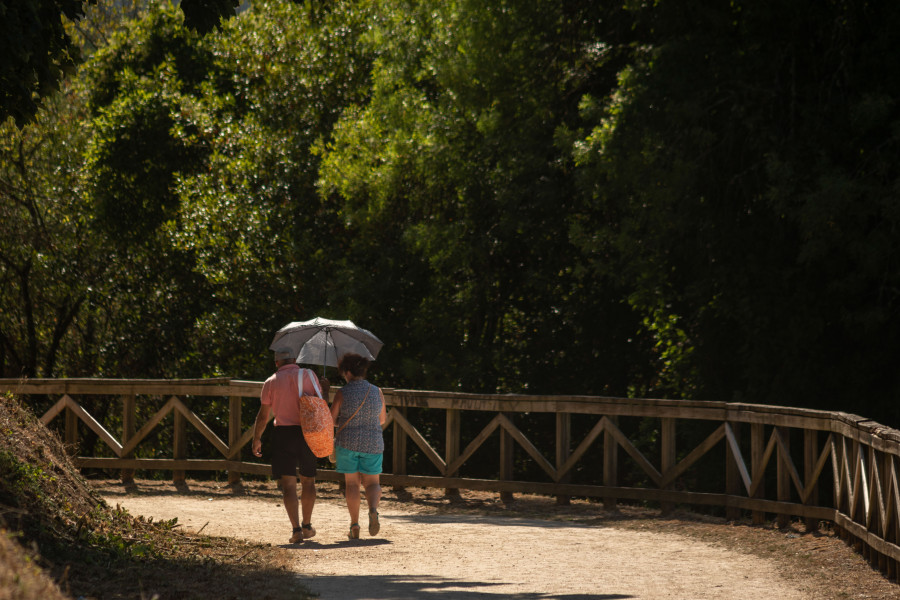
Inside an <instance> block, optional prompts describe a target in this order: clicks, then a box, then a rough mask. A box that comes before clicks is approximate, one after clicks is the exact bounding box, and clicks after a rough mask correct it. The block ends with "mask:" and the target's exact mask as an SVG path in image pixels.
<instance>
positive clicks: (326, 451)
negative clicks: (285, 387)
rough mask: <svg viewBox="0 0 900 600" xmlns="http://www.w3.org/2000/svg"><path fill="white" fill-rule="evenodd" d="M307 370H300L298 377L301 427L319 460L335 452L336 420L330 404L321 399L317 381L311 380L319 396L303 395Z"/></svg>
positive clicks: (310, 447)
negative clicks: (329, 406)
mask: <svg viewBox="0 0 900 600" xmlns="http://www.w3.org/2000/svg"><path fill="white" fill-rule="evenodd" d="M305 376H307V375H306V369H300V375H299V376H298V377H297V389H298V390H300V399H299V402H300V427H301V428H302V429H303V437H304V439H305V440H306V443H307V444H308V445H309V449H310V450H312V452H313V454H315V455H316V456H318V457H319V458H323V457H325V456H328V455H330V454H331V453H332V452H333V451H334V420H332V418H331V410H329V408H328V403H327V402H325V400H323V399H322V398H321V396H322V392H321V390H319V385H318V383H317V382H316V380H315V379H311V381H312V384H313V387H314V388H316V393H317V394H319V395H318V396H304V395H303V377H305Z"/></svg>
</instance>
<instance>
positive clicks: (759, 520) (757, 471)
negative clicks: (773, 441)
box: [750, 423, 766, 525]
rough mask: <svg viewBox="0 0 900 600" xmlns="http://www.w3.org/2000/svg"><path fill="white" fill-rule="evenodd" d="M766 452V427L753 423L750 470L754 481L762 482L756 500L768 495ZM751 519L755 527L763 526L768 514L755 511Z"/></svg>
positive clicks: (758, 487)
mask: <svg viewBox="0 0 900 600" xmlns="http://www.w3.org/2000/svg"><path fill="white" fill-rule="evenodd" d="M765 450H766V430H765V425H763V424H762V423H751V424H750V463H751V465H750V469H751V471H752V475H751V477H752V478H753V481H756V480H757V479H759V480H760V482H759V485H758V486H757V487H756V493H755V494H753V497H754V498H762V497H764V496H765V493H766V482H765V472H764V471H763V468H762V459H763V454H764V453H765ZM750 514H751V518H752V521H753V524H754V525H762V524H763V523H765V522H766V513H765V512H763V511H759V510H754V511H752V512H751V513H750Z"/></svg>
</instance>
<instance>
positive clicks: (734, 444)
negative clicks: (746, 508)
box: [725, 423, 753, 496]
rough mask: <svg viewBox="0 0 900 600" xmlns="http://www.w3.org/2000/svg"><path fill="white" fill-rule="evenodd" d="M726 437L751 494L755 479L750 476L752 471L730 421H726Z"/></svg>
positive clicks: (745, 487) (745, 486) (739, 471)
mask: <svg viewBox="0 0 900 600" xmlns="http://www.w3.org/2000/svg"><path fill="white" fill-rule="evenodd" d="M725 439H726V440H727V441H728V447H729V448H730V449H731V456H732V458H733V460H734V462H735V466H736V467H737V469H738V473H739V474H740V476H741V481H743V482H744V489H745V490H747V495H748V496H749V495H750V486H751V485H752V483H753V480H752V479H751V478H750V473H748V472H747V465H746V464H744V457H743V455H742V454H741V447H740V444H738V441H737V437H735V435H734V431H733V430H732V429H731V425H729V424H728V423H725Z"/></svg>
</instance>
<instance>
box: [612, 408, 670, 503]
mask: <svg viewBox="0 0 900 600" xmlns="http://www.w3.org/2000/svg"><path fill="white" fill-rule="evenodd" d="M606 430H607V431H608V432H609V433H610V434H612V437H613V438H614V439H615V440H616V442H617V443H618V444H619V445H620V446H622V448H624V449H625V452H627V453H628V455H629V456H630V457H631V458H633V459H634V461H635V462H636V463H637V464H638V466H639V467H640V468H641V469H642V470H643V471H644V473H646V474H647V475H649V476H650V479H652V480H653V483H654V484H656V486H657V487H660V482H661V481H662V478H663V477H662V475H661V474H660V472H659V471H657V470H656V467H654V466H653V464H652V463H651V462H650V461H649V460H647V458H646V457H645V456H644V455H643V454H641V451H640V450H638V449H637V447H636V446H635V445H634V444H632V443H631V440H629V439H628V438H627V437H626V436H625V434H624V433H622V430H621V429H619V428H618V427H617V426H616V425H615V423H612V422H609V423H607V425H606Z"/></svg>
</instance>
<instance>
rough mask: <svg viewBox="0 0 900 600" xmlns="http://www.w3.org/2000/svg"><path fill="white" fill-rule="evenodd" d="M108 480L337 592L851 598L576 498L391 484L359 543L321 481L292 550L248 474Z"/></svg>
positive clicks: (280, 515)
mask: <svg viewBox="0 0 900 600" xmlns="http://www.w3.org/2000/svg"><path fill="white" fill-rule="evenodd" d="M254 486H257V487H254ZM98 487H99V488H100V491H101V493H102V494H103V495H104V497H105V498H106V499H107V501H108V502H109V503H110V504H111V505H113V506H115V505H116V504H119V505H121V506H123V507H124V508H125V509H127V510H128V511H129V512H131V513H132V514H134V515H144V516H147V517H151V516H152V517H153V518H154V519H156V520H160V519H171V518H174V517H177V518H178V521H179V523H181V524H183V526H184V527H185V528H186V529H187V530H193V531H199V530H201V529H202V531H203V533H206V534H210V535H217V536H230V537H239V538H244V539H247V540H251V541H254V542H263V543H270V544H272V545H273V546H282V547H286V548H291V549H292V552H295V553H296V560H295V561H294V570H295V571H296V573H297V574H298V575H299V576H300V577H301V578H302V581H303V583H304V584H305V585H306V586H307V587H309V588H310V589H311V590H312V591H313V592H314V593H317V594H319V595H320V597H321V598H323V599H326V600H331V599H352V600H364V599H365V600H368V599H387V598H391V599H405V598H429V597H431V598H440V599H442V600H443V599H454V600H455V599H462V600H469V599H475V598H492V597H496V598H500V597H503V598H510V597H512V598H518V599H521V600H531V599H535V600H537V599H541V598H565V599H566V600H581V599H583V600H589V599H590V600H594V599H601V598H602V599H612V598H642V599H657V598H666V599H685V600H687V599H690V600H701V599H707V598H709V599H712V598H715V599H729V598H734V599H738V598H740V599H745V598H766V599H768V598H778V599H783V600H793V599H813V598H815V599H819V598H823V597H834V598H840V597H849V596H842V595H834V596H829V595H827V594H826V595H823V586H822V585H821V583H822V581H821V579H818V580H817V578H818V575H817V573H815V572H812V573H810V574H809V577H806V578H804V577H796V576H792V575H790V574H789V573H788V574H787V575H786V574H785V570H784V568H783V565H781V564H779V561H778V560H771V559H766V558H762V557H760V556H756V555H753V554H749V553H747V552H741V551H739V550H734V549H730V548H725V547H723V545H722V544H721V543H719V541H717V539H713V538H711V539H710V542H704V541H702V540H698V539H697V536H696V535H694V536H690V537H686V536H685V535H680V534H679V533H677V532H675V531H673V529H672V528H670V527H659V528H657V527H652V525H651V527H648V528H644V529H642V528H641V527H642V526H641V525H640V524H638V523H637V521H634V522H630V523H629V524H628V526H624V527H622V526H613V525H614V522H612V521H609V520H604V519H599V520H598V519H597V518H596V514H595V516H594V517H590V516H585V511H584V510H581V509H579V508H577V507H576V508H574V509H572V510H571V511H568V510H552V507H553V505H552V504H545V505H544V507H545V508H541V507H540V506H538V505H535V506H531V507H526V510H524V511H518V512H516V511H512V512H510V511H502V510H501V509H499V508H498V507H497V506H496V504H497V503H496V502H495V501H494V500H488V499H484V498H482V499H480V500H478V502H482V503H483V504H485V506H480V507H478V506H476V507H474V508H475V509H476V510H471V509H472V508H473V506H472V501H469V502H468V503H466V502H463V503H462V504H463V506H462V507H459V508H460V509H459V510H453V506H452V505H453V503H451V502H450V501H449V500H447V499H444V498H442V497H440V496H438V495H434V494H432V495H427V494H426V495H425V496H423V495H422V494H421V493H420V494H419V497H418V501H411V500H410V497H409V494H403V493H401V494H399V495H398V494H396V493H393V492H391V491H390V490H389V489H388V488H386V489H385V497H384V500H383V503H382V506H381V511H380V512H381V514H382V523H383V525H382V531H381V533H379V535H377V536H375V537H369V536H368V532H367V531H366V526H365V523H363V528H362V530H363V531H362V535H361V539H360V540H354V541H350V540H348V539H347V536H346V529H347V527H348V517H347V514H346V509H345V507H344V504H343V499H342V498H341V497H340V496H339V491H338V490H337V487H336V486H334V485H333V484H329V483H323V484H320V486H319V500H318V502H317V504H316V508H315V512H314V516H313V524H314V525H315V526H316V529H317V530H318V534H317V535H316V537H315V538H313V539H312V540H310V541H308V542H306V543H304V544H301V545H296V546H288V545H287V544H286V542H287V538H288V537H289V535H290V527H289V523H288V520H287V517H286V515H285V513H284V508H283V507H282V505H281V499H280V492H278V490H277V489H275V488H274V486H273V485H272V484H271V483H266V484H263V483H259V484H248V485H246V486H244V487H243V488H242V489H240V490H239V491H238V493H237V494H236V493H235V492H234V491H233V490H231V489H230V488H228V486H226V485H224V484H218V485H216V484H205V483H204V484H200V483H189V484H188V486H187V488H183V489H181V490H176V489H175V488H173V486H172V484H171V483H166V482H138V484H137V486H133V487H131V488H129V489H128V490H126V489H124V488H123V486H122V485H121V484H116V483H114V482H107V483H106V484H104V485H100V486H98ZM488 505H494V506H488ZM589 508H591V510H593V511H594V513H597V512H599V511H601V509H599V508H598V507H597V505H590V507H589ZM551 510H552V513H553V514H552V515H550V514H549V513H550V512H551ZM548 517H552V519H549V520H548ZM732 529H737V528H732ZM744 529H752V528H744ZM837 543H838V544H839V545H841V546H842V544H840V542H837ZM845 550H846V551H847V552H849V549H846V548H845ZM861 564H862V563H861ZM862 568H863V569H867V567H865V565H864V564H862ZM874 575H875V576H876V578H879V577H878V576H877V574H874ZM881 581H882V582H883V583H884V584H885V586H886V587H885V588H884V590H885V592H884V593H888V594H890V595H862V596H860V595H859V594H858V593H854V594H853V597H867V598H875V597H884V598H888V597H898V596H900V594H898V595H897V596H894V593H895V592H898V591H900V588H898V587H897V586H894V585H893V584H890V583H888V582H886V581H884V580H881ZM829 589H832V591H833V592H835V594H837V593H838V591H837V590H835V589H834V588H829ZM858 589H859V588H857V591H858ZM874 593H876V594H882V592H881V591H878V592H874Z"/></svg>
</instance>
